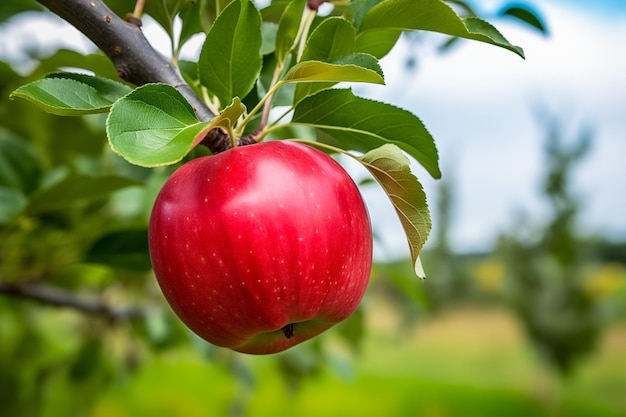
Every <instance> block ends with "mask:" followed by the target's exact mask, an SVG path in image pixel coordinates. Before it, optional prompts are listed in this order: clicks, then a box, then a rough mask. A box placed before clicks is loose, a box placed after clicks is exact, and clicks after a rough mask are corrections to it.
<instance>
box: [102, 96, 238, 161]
mask: <svg viewBox="0 0 626 417" xmlns="http://www.w3.org/2000/svg"><path fill="white" fill-rule="evenodd" d="M244 111H245V107H244V106H243V104H241V101H240V100H239V99H235V100H234V101H233V103H232V104H231V105H230V106H229V107H227V108H226V109H225V110H224V111H223V112H222V113H221V114H220V115H218V116H216V117H215V118H213V119H212V120H211V121H209V122H200V121H198V119H197V118H196V115H195V113H194V111H193V108H192V107H191V105H190V104H189V103H188V102H187V100H185V98H184V97H183V96H182V94H180V92H178V90H176V89H175V88H174V87H171V86H169V85H165V84H147V85H145V86H142V87H139V88H137V89H135V90H134V91H133V92H132V93H130V94H128V95H127V96H125V97H124V98H122V99H120V100H118V101H117V102H116V103H115V105H114V106H113V107H112V108H111V113H110V114H109V117H108V119H107V135H108V137H109V143H110V144H111V147H112V148H113V150H114V151H115V152H116V153H118V154H119V155H120V156H122V157H123V158H125V159H126V160H127V161H129V162H131V163H133V164H135V165H140V166H145V167H154V166H159V165H169V164H173V163H176V162H178V161H180V160H181V159H182V158H183V157H184V156H185V155H187V153H189V151H190V150H191V149H192V148H193V147H194V146H195V145H197V144H198V143H199V142H200V141H202V139H203V138H204V136H205V135H206V133H207V132H208V131H209V130H210V129H212V128H214V127H217V126H220V127H225V128H230V127H231V126H232V124H233V123H234V122H235V121H236V120H237V119H238V118H239V116H241V114H243V112H244Z"/></svg>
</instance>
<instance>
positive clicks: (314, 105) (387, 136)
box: [292, 89, 441, 178]
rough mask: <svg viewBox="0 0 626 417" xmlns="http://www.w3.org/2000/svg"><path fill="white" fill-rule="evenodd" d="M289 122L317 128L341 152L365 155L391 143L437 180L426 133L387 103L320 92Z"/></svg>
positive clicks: (333, 91)
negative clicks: (356, 152) (351, 150)
mask: <svg viewBox="0 0 626 417" xmlns="http://www.w3.org/2000/svg"><path fill="white" fill-rule="evenodd" d="M292 123H295V124H303V125H307V126H311V127H315V128H317V129H320V130H321V131H323V132H324V133H326V134H328V135H330V138H324V139H323V141H325V142H327V143H329V144H332V145H334V146H337V147H340V148H342V149H354V150H357V151H361V152H368V151H371V150H373V149H375V148H378V147H379V146H381V145H384V144H385V143H393V144H395V145H397V146H399V147H400V148H401V149H402V150H403V151H405V152H407V153H408V154H409V155H411V156H412V157H413V158H415V159H416V160H417V161H418V162H419V163H420V164H422V165H423V166H424V168H426V170H427V171H428V172H429V173H430V175H432V176H433V177H434V178H440V177H441V171H440V170H439V162H438V161H439V157H438V155H437V148H436V147H435V142H434V140H433V138H432V136H431V135H430V133H429V132H428V130H426V128H425V127H424V125H423V124H422V122H421V121H420V120H419V119H418V118H417V116H415V115H413V114H412V113H410V112H408V111H406V110H403V109H400V108H398V107H395V106H392V105H390V104H386V103H381V102H378V101H373V100H368V99H364V98H361V97H357V96H355V95H354V94H352V91H351V90H347V89H331V90H324V91H321V92H319V93H317V94H315V95H313V96H311V97H307V98H306V99H304V100H302V101H301V102H300V103H299V104H298V105H297V106H296V109H295V112H294V115H293V118H292ZM331 139H332V140H334V142H333V141H332V140H331Z"/></svg>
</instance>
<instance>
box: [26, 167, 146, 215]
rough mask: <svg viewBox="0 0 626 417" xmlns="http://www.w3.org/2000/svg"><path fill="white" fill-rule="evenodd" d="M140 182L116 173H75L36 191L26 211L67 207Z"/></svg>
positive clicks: (35, 211)
mask: <svg viewBox="0 0 626 417" xmlns="http://www.w3.org/2000/svg"><path fill="white" fill-rule="evenodd" d="M139 184H141V183H140V182H138V181H135V180H133V179H130V178H127V177H120V176H114V175H110V176H102V177H92V176H87V175H73V176H70V177H67V178H65V179H63V180H61V181H59V182H57V183H55V184H54V185H52V186H50V187H47V188H44V189H40V190H39V191H37V192H36V193H34V194H33V196H32V197H31V200H30V202H29V203H28V206H27V208H26V213H27V214H36V213H42V212H47V211H54V210H61V209H65V208H68V207H72V206H74V205H76V204H78V203H82V202H89V201H95V200H99V199H103V198H106V197H108V196H109V195H111V193H113V192H115V191H118V190H121V189H122V188H126V187H130V186H134V185H139Z"/></svg>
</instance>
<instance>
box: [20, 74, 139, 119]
mask: <svg viewBox="0 0 626 417" xmlns="http://www.w3.org/2000/svg"><path fill="white" fill-rule="evenodd" d="M130 91H131V89H130V88H129V87H128V86H126V85H124V84H121V83H118V82H116V81H112V80H108V79H105V78H100V77H93V76H90V75H85V74H75V73H68V72H64V73H56V74H50V75H48V76H46V78H42V79H40V80H37V81H34V82H32V83H29V84H26V85H24V86H22V87H20V88H18V89H17V90H15V91H14V92H13V93H11V98H15V97H21V98H24V99H26V100H29V101H31V102H33V103H35V104H36V105H37V106H39V107H41V108H42V109H44V110H45V111H47V112H49V113H53V114H57V115H61V116H77V115H81V114H90V113H103V112H106V111H108V110H109V108H110V107H111V105H112V104H113V103H114V102H115V101H116V100H117V99H119V98H120V97H122V96H124V95H125V94H128V93H129V92H130Z"/></svg>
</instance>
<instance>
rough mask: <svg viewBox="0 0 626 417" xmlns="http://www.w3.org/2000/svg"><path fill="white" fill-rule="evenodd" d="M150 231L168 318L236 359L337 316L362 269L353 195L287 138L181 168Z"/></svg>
mask: <svg viewBox="0 0 626 417" xmlns="http://www.w3.org/2000/svg"><path fill="white" fill-rule="evenodd" d="M149 233H150V235H149V236H150V237H149V242H150V256H151V259H152V264H153V267H154V272H155V274H156V277H157V279H158V282H159V285H160V286H161V289H162V290H163V293H164V295H165V298H166V299H167V301H168V302H169V304H170V305H171V307H172V309H173V310H174V311H175V312H176V314H178V316H179V317H180V318H181V319H182V321H183V322H185V323H186V324H187V326H189V327H190V328H191V329H192V330H193V331H194V332H195V333H197V334H198V335H199V336H201V337H202V338H204V339H206V340H207V341H209V342H211V343H213V344H215V345H218V346H224V347H228V348H231V349H233V350H236V351H239V352H245V353H255V354H265V353H274V352H280V351H282V350H285V349H287V348H289V347H291V346H294V345H296V344H298V343H301V342H303V341H305V340H307V339H310V338H312V337H313V336H315V335H317V334H319V333H321V332H323V331H324V330H326V329H328V328H330V327H331V326H333V325H334V324H336V323H338V322H340V321H342V320H344V319H346V318H347V317H348V316H350V314H352V312H354V310H355V309H356V308H357V306H358V304H359V303H360V301H361V298H362V297H363V294H364V292H365V288H366V286H367V283H368V279H369V274H370V269H371V262H372V229H371V225H370V221H369V216H368V214H367V210H366V207H365V204H364V203H363V199H362V198H361V194H360V193H359V190H358V188H357V186H356V185H355V184H354V182H353V181H352V179H351V178H350V176H349V175H348V174H347V173H346V171H345V170H344V169H343V168H342V167H341V165H339V164H338V163H337V162H336V161H335V160H334V159H332V158H331V157H330V156H328V155H326V154H324V153H322V152H320V151H319V150H317V149H314V148H311V147H309V146H306V145H302V144H299V143H294V142H288V141H270V142H263V143H259V144H255V145H248V146H240V147H237V148H234V149H231V150H228V151H226V152H223V153H220V154H218V155H214V156H207V157H202V158H198V159H195V160H193V161H191V162H189V163H187V164H185V165H183V166H182V167H181V168H179V169H178V170H177V171H176V172H175V173H174V174H173V175H172V176H171V177H170V179H169V180H168V181H167V182H166V183H165V185H164V186H163V188H162V190H161V192H160V193H159V195H158V197H157V199H156V202H155V204H154V208H153V210H152V216H151V218H150V229H149Z"/></svg>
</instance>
